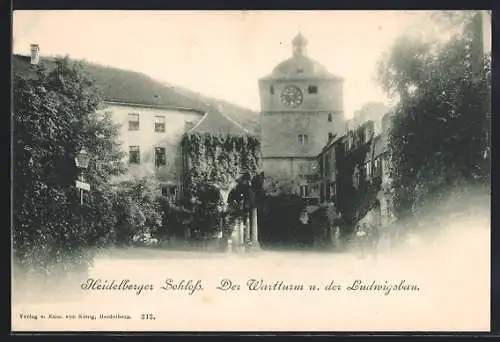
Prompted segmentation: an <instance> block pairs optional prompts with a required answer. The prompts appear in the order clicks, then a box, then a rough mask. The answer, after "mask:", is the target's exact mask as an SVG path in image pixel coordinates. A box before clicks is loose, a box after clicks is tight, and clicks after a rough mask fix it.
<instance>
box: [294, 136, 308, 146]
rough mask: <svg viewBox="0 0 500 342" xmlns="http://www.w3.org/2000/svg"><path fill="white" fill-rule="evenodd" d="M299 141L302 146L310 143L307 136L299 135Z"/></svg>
mask: <svg viewBox="0 0 500 342" xmlns="http://www.w3.org/2000/svg"><path fill="white" fill-rule="evenodd" d="M297 139H298V142H299V144H301V145H305V144H307V143H308V142H309V137H308V136H307V134H299V135H298V137H297Z"/></svg>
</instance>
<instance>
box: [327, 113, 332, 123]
mask: <svg viewBox="0 0 500 342" xmlns="http://www.w3.org/2000/svg"><path fill="white" fill-rule="evenodd" d="M332 120H333V117H332V113H328V122H332Z"/></svg>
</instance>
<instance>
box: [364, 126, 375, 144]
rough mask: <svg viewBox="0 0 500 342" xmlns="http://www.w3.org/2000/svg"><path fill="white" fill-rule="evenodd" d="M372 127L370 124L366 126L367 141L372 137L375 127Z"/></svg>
mask: <svg viewBox="0 0 500 342" xmlns="http://www.w3.org/2000/svg"><path fill="white" fill-rule="evenodd" d="M372 128H373V127H372V126H370V125H368V126H366V129H365V142H368V141H369V140H370V139H371V137H372V135H373V129H372Z"/></svg>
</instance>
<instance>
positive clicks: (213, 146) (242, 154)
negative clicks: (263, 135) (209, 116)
mask: <svg viewBox="0 0 500 342" xmlns="http://www.w3.org/2000/svg"><path fill="white" fill-rule="evenodd" d="M181 149H182V156H183V163H182V165H183V169H184V170H183V171H184V172H183V174H184V176H183V178H184V179H183V182H182V183H183V190H184V191H186V190H187V191H190V192H192V193H196V192H197V189H198V185H199V184H203V183H210V184H213V185H215V186H217V187H218V188H219V189H228V188H229V187H230V186H231V185H232V183H233V182H234V181H235V180H236V179H238V178H239V177H240V176H241V172H245V171H246V172H249V173H250V175H251V176H254V175H255V174H257V173H258V172H259V171H260V169H261V163H262V157H261V145H260V141H259V140H258V139H257V138H256V137H254V136H251V135H242V136H237V135H231V134H213V133H192V134H186V135H185V136H184V137H183V138H182V141H181Z"/></svg>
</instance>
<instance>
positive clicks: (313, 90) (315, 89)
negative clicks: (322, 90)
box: [307, 86, 318, 94]
mask: <svg viewBox="0 0 500 342" xmlns="http://www.w3.org/2000/svg"><path fill="white" fill-rule="evenodd" d="M307 92H308V93H309V94H317V93H318V87H316V86H309V87H308V88H307Z"/></svg>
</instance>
